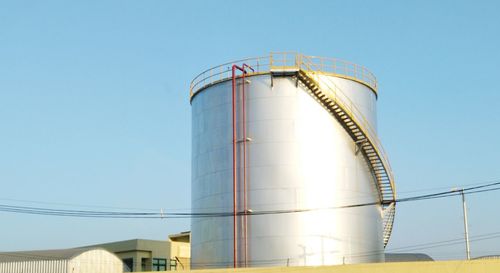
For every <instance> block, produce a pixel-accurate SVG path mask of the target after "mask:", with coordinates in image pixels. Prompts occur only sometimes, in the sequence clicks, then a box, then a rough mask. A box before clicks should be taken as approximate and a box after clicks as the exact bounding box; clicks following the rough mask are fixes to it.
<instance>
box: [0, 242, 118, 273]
mask: <svg viewBox="0 0 500 273" xmlns="http://www.w3.org/2000/svg"><path fill="white" fill-rule="evenodd" d="M122 272H123V263H122V261H121V260H120V259H119V258H118V257H117V256H116V255H115V254H113V253H111V252H109V251H107V250H104V249H100V248H73V249H58V250H37V251H20V252H0V273H122Z"/></svg>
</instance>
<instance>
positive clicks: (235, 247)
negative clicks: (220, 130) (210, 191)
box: [232, 64, 254, 268]
mask: <svg viewBox="0 0 500 273" xmlns="http://www.w3.org/2000/svg"><path fill="white" fill-rule="evenodd" d="M245 67H248V68H249V69H251V70H252V71H254V70H253V68H252V67H250V66H248V65H247V64H243V66H242V67H239V66H237V65H233V67H232V112H233V113H232V118H233V120H232V123H233V266H234V267H235V268H236V267H237V266H238V243H237V231H238V228H237V221H236V217H237V216H238V212H237V210H238V207H237V206H238V200H237V195H238V183H237V166H236V163H237V162H236V142H237V136H236V135H237V130H236V69H238V70H240V71H241V72H242V73H243V76H242V79H243V86H242V126H243V140H242V141H243V207H244V208H243V212H244V214H243V216H244V217H243V238H244V244H245V245H244V255H245V256H244V257H245V266H246V265H247V215H246V213H247V200H246V195H247V193H246V188H247V185H246V183H247V182H246V164H247V163H246V157H247V156H246V141H247V135H246V134H247V133H246V109H245V100H246V99H245V74H246V70H245Z"/></svg>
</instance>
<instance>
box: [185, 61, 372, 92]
mask: <svg viewBox="0 0 500 273" xmlns="http://www.w3.org/2000/svg"><path fill="white" fill-rule="evenodd" d="M304 58H308V60H309V62H311V64H314V67H315V69H316V70H315V71H316V72H318V73H323V74H330V75H333V76H337V77H341V78H346V79H350V80H354V81H357V82H360V83H362V84H364V85H366V86H368V87H370V88H371V89H372V90H373V91H374V92H375V93H376V92H377V79H376V78H375V76H374V75H373V74H372V73H371V72H370V71H368V69H366V68H364V67H363V66H360V65H357V64H354V63H350V62H346V61H343V60H339V59H333V58H324V57H316V56H305V55H302V54H300V53H296V52H273V53H271V54H269V55H268V56H263V57H256V58H247V59H242V60H237V61H234V62H229V63H225V64H221V65H218V66H215V67H212V68H210V69H207V70H205V71H203V72H201V73H200V74H199V75H197V76H196V77H195V78H194V79H193V80H192V81H191V85H190V87H189V93H190V97H192V96H193V95H195V94H196V93H197V92H198V91H199V90H201V89H203V88H205V87H207V86H210V85H212V84H214V83H217V82H220V81H224V80H227V79H230V78H231V76H232V74H231V73H232V70H231V68H232V65H233V64H242V63H246V64H248V65H250V66H251V67H252V68H253V69H254V70H255V71H254V72H252V73H249V75H252V74H264V73H269V72H270V71H271V70H272V69H279V68H285V67H286V68H298V67H300V61H301V60H302V59H304Z"/></svg>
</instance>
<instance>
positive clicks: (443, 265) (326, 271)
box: [155, 259, 500, 273]
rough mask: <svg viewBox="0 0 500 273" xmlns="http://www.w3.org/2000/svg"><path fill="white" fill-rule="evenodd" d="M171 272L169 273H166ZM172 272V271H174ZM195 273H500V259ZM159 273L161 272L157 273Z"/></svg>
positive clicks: (246, 269) (198, 271) (194, 271)
mask: <svg viewBox="0 0 500 273" xmlns="http://www.w3.org/2000/svg"><path fill="white" fill-rule="evenodd" d="M164 272H169V271H164ZM170 272H171V271H170ZM184 272H192V273H228V272H238V273H246V272H248V273H288V272H289V273H299V272H300V273H490V272H491V273H498V272H500V259H491V260H471V261H465V260H461V261H438V262H405V263H376V264H356V265H336V266H317V267H307V266H306V267H271V268H239V269H205V270H192V271H184ZM155 273H158V272H155Z"/></svg>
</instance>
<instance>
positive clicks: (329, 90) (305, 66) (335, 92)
mask: <svg viewBox="0 0 500 273" xmlns="http://www.w3.org/2000/svg"><path fill="white" fill-rule="evenodd" d="M297 65H298V67H299V68H300V69H301V70H304V71H306V72H307V73H308V74H309V75H310V76H311V75H312V76H313V78H314V79H315V80H316V81H317V82H318V83H319V84H320V85H323V86H320V87H321V90H322V91H323V92H325V93H326V94H325V95H327V96H329V97H330V98H332V99H333V100H334V101H335V102H337V104H339V106H340V107H341V108H342V109H344V111H345V112H347V114H348V115H349V116H350V117H351V119H352V120H353V121H354V122H355V123H357V124H358V126H359V128H360V130H362V131H363V133H364V134H365V135H366V136H367V138H368V139H369V141H371V142H372V146H373V148H374V149H375V151H376V152H377V154H378V155H379V157H380V160H381V161H382V163H383V165H384V167H385V168H386V172H387V175H388V176H389V181H390V182H391V188H392V189H393V195H394V196H393V198H395V197H396V193H395V190H394V189H395V188H394V175H393V172H392V168H391V165H390V163H389V160H388V159H387V153H386V152H385V150H384V148H383V146H382V143H381V142H380V140H379V139H378V137H377V134H376V133H375V130H374V129H373V127H372V126H371V125H370V122H368V120H367V119H366V118H365V116H364V115H363V114H362V112H361V110H359V108H358V107H357V106H356V104H355V103H354V102H353V101H352V100H351V99H350V98H349V97H348V96H346V95H345V94H344V92H342V90H341V89H340V88H339V87H338V86H337V85H336V84H335V82H334V81H333V80H332V78H331V77H324V76H321V74H320V73H317V72H316V71H320V70H319V67H317V66H318V64H316V63H314V62H313V61H312V59H311V57H309V56H301V59H298V60H297Z"/></svg>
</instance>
